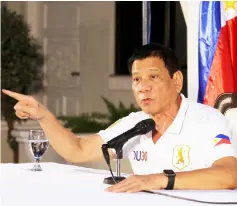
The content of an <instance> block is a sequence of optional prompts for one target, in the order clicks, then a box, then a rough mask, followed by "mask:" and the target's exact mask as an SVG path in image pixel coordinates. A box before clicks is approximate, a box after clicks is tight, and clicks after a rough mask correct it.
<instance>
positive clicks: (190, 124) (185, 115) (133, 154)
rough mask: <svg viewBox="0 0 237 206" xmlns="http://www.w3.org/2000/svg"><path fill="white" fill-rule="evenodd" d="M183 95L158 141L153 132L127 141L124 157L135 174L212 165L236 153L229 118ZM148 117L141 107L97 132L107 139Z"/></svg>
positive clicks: (185, 169)
mask: <svg viewBox="0 0 237 206" xmlns="http://www.w3.org/2000/svg"><path fill="white" fill-rule="evenodd" d="M181 96H182V102H181V106H180V109H179V111H178V114H177V116H176V118H175V119H174V121H173V123H172V124H171V125H170V126H169V128H168V129H167V130H166V132H165V133H164V134H163V135H162V136H161V137H160V139H159V140H158V141H157V142H156V143H155V144H154V143H153V140H152V132H149V133H147V134H145V135H138V136H136V137H133V138H131V139H130V140H129V141H127V142H126V143H125V145H124V147H123V157H124V158H128V159H129V160H130V163H131V166H132V169H133V172H134V173H135V174H152V173H161V172H162V171H163V170H164V169H173V170H174V171H175V172H179V171H190V170H195V169H201V168H207V167H210V166H211V165H212V163H214V161H216V160H218V159H220V158H222V157H227V156H235V157H237V155H236V151H234V148H233V145H232V144H231V142H232V130H231V128H230V125H229V124H228V121H227V120H226V118H225V117H224V116H223V115H222V114H221V113H220V112H219V111H217V110H216V109H214V108H212V107H209V106H206V105H203V104H199V103H196V102H192V101H190V100H188V99H187V98H185V97H184V96H183V95H181ZM148 118H150V116H149V115H148V114H146V113H144V112H142V111H141V112H135V113H131V114H129V115H128V116H127V117H124V118H122V119H121V120H119V121H118V122H117V123H115V124H114V125H112V126H111V127H109V128H107V129H106V130H102V131H100V132H99V133H98V134H99V135H100V136H101V137H102V139H103V140H104V142H107V141H109V140H111V139H113V138H114V137H116V136H118V135H120V134H122V133H123V132H125V131H127V130H129V129H131V128H133V127H134V126H135V125H136V124H137V123H138V122H140V121H142V120H144V119H148Z"/></svg>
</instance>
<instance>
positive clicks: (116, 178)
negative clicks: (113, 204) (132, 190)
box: [102, 143, 126, 185]
mask: <svg viewBox="0 0 237 206" xmlns="http://www.w3.org/2000/svg"><path fill="white" fill-rule="evenodd" d="M123 145H124V143H123V144H115V145H108V144H103V145H102V151H103V154H104V157H105V161H106V162H107V164H108V166H109V167H110V161H109V159H108V158H109V154H108V149H109V148H114V149H115V151H116V156H117V158H116V176H111V177H107V178H105V179H104V182H103V183H104V184H109V185H114V184H116V183H119V182H121V181H122V180H124V179H126V178H125V177H122V176H121V172H120V166H121V165H120V161H121V159H123V149H122V148H123ZM105 153H107V154H105ZM111 174H112V175H113V173H112V171H111Z"/></svg>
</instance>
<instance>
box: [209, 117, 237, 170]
mask: <svg viewBox="0 0 237 206" xmlns="http://www.w3.org/2000/svg"><path fill="white" fill-rule="evenodd" d="M209 121H211V122H209V123H208V124H207V125H209V126H210V127H208V128H206V131H207V134H208V136H209V137H210V139H209V140H210V141H208V145H207V146H208V148H207V152H208V154H207V157H208V158H207V160H208V162H207V164H208V166H211V165H212V164H213V163H214V162H215V161H216V160H219V159H221V158H223V157H228V156H232V157H236V158H237V152H236V151H235V148H234V145H233V137H234V133H233V128H232V127H231V125H230V124H229V122H228V120H227V119H226V118H225V116H224V115H222V114H221V113H217V114H216V115H213V116H212V117H211V118H210V119H209Z"/></svg>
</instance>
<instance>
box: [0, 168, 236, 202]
mask: <svg viewBox="0 0 237 206" xmlns="http://www.w3.org/2000/svg"><path fill="white" fill-rule="evenodd" d="M32 166H33V164H31V163H26V164H0V178H1V179H0V203H1V204H0V205H1V206H8V205H11V206H36V205H50V206H53V205H57V206H61V205H65V206H69V205H78V206H79V205H80V206H84V205H96V206H99V205H101V206H118V205H119V206H120V205H121V206H126V205H129V206H131V205H135V206H139V205H141V206H144V205H147V206H148V205H149V206H152V205H156V206H158V205H159V206H166V205H182V206H185V205H206V204H202V203H195V202H189V201H186V200H179V199H173V198H170V197H165V196H160V195H155V194H148V193H141V192H140V193H134V194H128V193H110V192H105V191H104V189H105V188H106V187H108V185H105V184H103V179H104V178H105V177H108V176H110V173H109V172H108V171H105V170H95V169H88V168H82V167H77V166H72V165H63V164H57V163H41V166H42V168H43V171H42V172H31V171H29V170H28V169H29V168H31V167H32ZM160 192H161V191H160ZM162 192H164V193H169V194H175V195H178V196H182V197H189V198H195V199H199V200H206V201H235V202H237V190H234V191H227V190H226V191H223V190H222V191H162ZM207 205H210V204H207Z"/></svg>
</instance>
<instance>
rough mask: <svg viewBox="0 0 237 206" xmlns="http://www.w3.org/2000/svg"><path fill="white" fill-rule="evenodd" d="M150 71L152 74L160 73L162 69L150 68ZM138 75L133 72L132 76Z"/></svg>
mask: <svg viewBox="0 0 237 206" xmlns="http://www.w3.org/2000/svg"><path fill="white" fill-rule="evenodd" d="M148 70H149V71H151V72H160V69H159V68H150V69H149V68H148ZM136 74H139V72H132V75H136Z"/></svg>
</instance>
